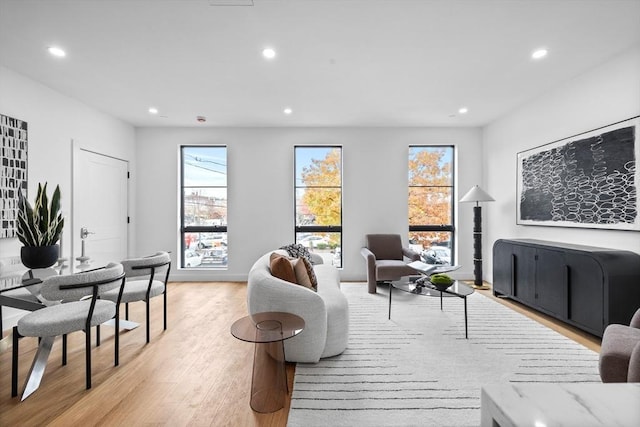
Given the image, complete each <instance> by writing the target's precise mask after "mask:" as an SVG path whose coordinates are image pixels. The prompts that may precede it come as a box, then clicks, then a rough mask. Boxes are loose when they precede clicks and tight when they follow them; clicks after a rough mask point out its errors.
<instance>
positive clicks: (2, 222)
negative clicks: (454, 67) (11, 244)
mask: <svg viewBox="0 0 640 427" xmlns="http://www.w3.org/2000/svg"><path fill="white" fill-rule="evenodd" d="M0 138H1V139H2V145H1V146H0V196H2V197H1V199H2V200H1V201H0V238H7V237H15V236H16V219H17V217H18V191H23V194H25V195H26V192H27V122H25V121H23V120H19V119H14V118H12V117H9V116H5V115H3V114H0Z"/></svg>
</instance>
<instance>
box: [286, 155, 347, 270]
mask: <svg viewBox="0 0 640 427" xmlns="http://www.w3.org/2000/svg"><path fill="white" fill-rule="evenodd" d="M294 150H295V190H294V191H295V220H296V225H295V240H296V243H299V244H301V245H304V246H306V247H307V248H309V250H310V251H311V252H315V253H318V254H319V255H321V256H322V257H323V258H324V262H325V263H327V264H333V265H335V266H336V267H339V268H340V267H342V147H339V146H296V147H295V149H294Z"/></svg>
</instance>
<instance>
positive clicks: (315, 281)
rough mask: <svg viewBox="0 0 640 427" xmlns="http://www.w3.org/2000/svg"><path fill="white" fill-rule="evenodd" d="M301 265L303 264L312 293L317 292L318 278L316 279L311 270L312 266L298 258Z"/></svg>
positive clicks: (309, 262) (304, 259) (303, 259)
mask: <svg viewBox="0 0 640 427" xmlns="http://www.w3.org/2000/svg"><path fill="white" fill-rule="evenodd" d="M300 261H301V263H302V264H304V267H305V269H306V270H307V275H308V276H309V281H310V282H311V287H312V288H313V290H314V291H317V290H318V278H317V277H316V272H315V271H314V270H313V264H311V261H309V260H308V259H306V258H300Z"/></svg>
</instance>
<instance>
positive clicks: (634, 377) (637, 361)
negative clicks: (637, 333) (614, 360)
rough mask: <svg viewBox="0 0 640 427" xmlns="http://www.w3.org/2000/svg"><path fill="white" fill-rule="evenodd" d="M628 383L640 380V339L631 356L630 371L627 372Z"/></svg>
mask: <svg viewBox="0 0 640 427" xmlns="http://www.w3.org/2000/svg"><path fill="white" fill-rule="evenodd" d="M627 382H628V383H637V382H640V341H638V343H637V344H636V346H635V347H634V348H633V351H632V352H631V357H630V358H629V372H628V373H627Z"/></svg>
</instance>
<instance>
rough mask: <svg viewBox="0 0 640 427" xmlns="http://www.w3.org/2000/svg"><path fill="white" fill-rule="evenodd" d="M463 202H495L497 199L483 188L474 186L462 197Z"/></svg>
mask: <svg viewBox="0 0 640 427" xmlns="http://www.w3.org/2000/svg"><path fill="white" fill-rule="evenodd" d="M460 201H461V202H493V201H495V199H494V198H493V197H491V196H490V195H488V194H487V192H486V191H484V190H483V189H482V188H480V187H479V186H477V185H474V186H473V187H472V188H471V190H469V191H467V194H465V195H464V196H462V199H460Z"/></svg>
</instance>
